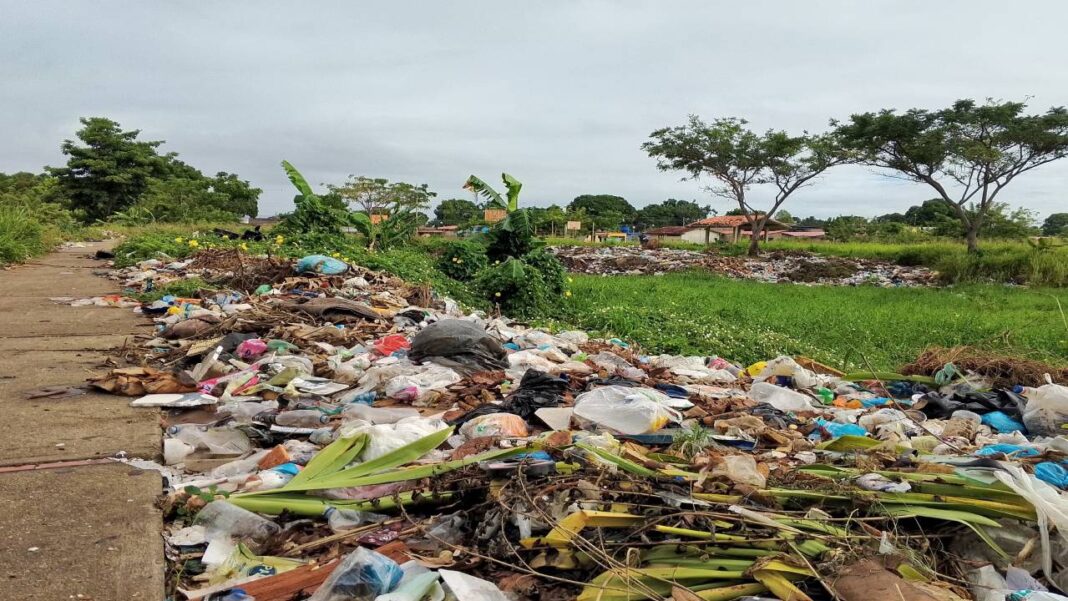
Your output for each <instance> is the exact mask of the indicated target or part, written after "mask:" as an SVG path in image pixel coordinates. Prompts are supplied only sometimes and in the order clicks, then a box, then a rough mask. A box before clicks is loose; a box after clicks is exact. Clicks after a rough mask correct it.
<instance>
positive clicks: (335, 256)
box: [330, 252, 341, 259]
mask: <svg viewBox="0 0 1068 601" xmlns="http://www.w3.org/2000/svg"><path fill="white" fill-rule="evenodd" d="M330 256H331V257H334V258H335V259H336V258H338V257H340V256H341V253H339V252H332V253H330Z"/></svg>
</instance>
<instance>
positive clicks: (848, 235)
mask: <svg viewBox="0 0 1068 601" xmlns="http://www.w3.org/2000/svg"><path fill="white" fill-rule="evenodd" d="M826 230H827V237H828V238H830V239H831V240H834V241H836V242H845V241H847V240H854V239H856V238H860V237H864V236H866V235H867V234H868V220H867V219H866V218H864V217H860V216H858V215H842V216H839V217H835V218H834V219H831V220H830V221H828V222H827V227H826Z"/></svg>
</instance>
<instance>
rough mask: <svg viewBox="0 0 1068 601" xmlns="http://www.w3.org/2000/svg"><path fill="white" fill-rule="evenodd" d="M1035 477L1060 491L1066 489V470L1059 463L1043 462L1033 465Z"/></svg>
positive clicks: (1067, 483) (1067, 475) (1067, 477)
mask: <svg viewBox="0 0 1068 601" xmlns="http://www.w3.org/2000/svg"><path fill="white" fill-rule="evenodd" d="M1035 477H1036V478H1038V479H1039V480H1041V481H1043V482H1046V483H1048V484H1052V485H1053V486H1056V487H1057V488H1060V489H1065V488H1068V469H1065V467H1064V466H1063V465H1061V464H1060V463H1053V462H1052V461H1043V462H1042V463H1039V464H1036V465H1035Z"/></svg>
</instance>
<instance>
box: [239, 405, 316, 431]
mask: <svg viewBox="0 0 1068 601" xmlns="http://www.w3.org/2000/svg"><path fill="white" fill-rule="evenodd" d="M256 421H258V422H263V423H268V424H277V425H279V426H286V427H289V428H321V427H322V426H323V424H326V423H329V422H330V418H329V417H328V416H326V415H323V413H322V412H321V411H316V410H315V409H297V410H296V411H283V412H281V413H273V412H272V413H261V414H259V415H257V416H256Z"/></svg>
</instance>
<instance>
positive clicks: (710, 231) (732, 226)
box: [687, 215, 790, 244]
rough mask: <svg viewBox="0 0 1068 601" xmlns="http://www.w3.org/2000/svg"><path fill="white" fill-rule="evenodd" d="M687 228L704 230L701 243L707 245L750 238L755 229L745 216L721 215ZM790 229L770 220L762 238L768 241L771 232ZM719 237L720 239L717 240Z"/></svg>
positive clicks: (697, 222) (762, 233)
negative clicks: (718, 241)
mask: <svg viewBox="0 0 1068 601" xmlns="http://www.w3.org/2000/svg"><path fill="white" fill-rule="evenodd" d="M687 227H691V228H697V229H700V230H702V234H703V237H702V239H701V242H703V243H705V244H710V243H712V242H715V241H717V240H722V241H724V242H737V241H739V240H742V239H744V238H749V236H750V235H751V234H752V232H753V227H752V226H751V225H750V223H749V220H748V219H747V218H746V216H745V215H719V216H716V217H709V218H707V219H702V220H700V221H695V222H693V223H691V224H690V225H688V226H687ZM788 229H790V226H788V225H786V224H785V223H782V222H779V221H775V220H774V219H769V220H768V222H767V223H766V224H765V225H764V231H763V232H761V234H760V237H761V239H763V240H767V239H768V234H769V232H777V231H785V230H788ZM717 235H718V236H719V238H716V236H717Z"/></svg>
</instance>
